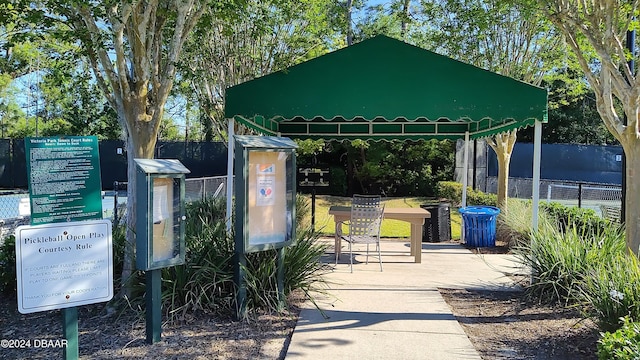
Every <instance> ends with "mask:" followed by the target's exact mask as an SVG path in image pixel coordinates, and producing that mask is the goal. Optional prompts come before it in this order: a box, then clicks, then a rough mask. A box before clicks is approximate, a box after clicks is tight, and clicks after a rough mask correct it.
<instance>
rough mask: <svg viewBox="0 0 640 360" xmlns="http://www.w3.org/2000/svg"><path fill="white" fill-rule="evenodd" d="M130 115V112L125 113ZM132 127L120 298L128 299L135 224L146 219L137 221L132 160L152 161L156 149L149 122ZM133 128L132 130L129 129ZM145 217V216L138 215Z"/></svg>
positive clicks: (128, 160)
mask: <svg viewBox="0 0 640 360" xmlns="http://www.w3.org/2000/svg"><path fill="white" fill-rule="evenodd" d="M127 114H131V112H127ZM128 123H129V124H131V123H133V126H128V128H129V129H130V130H129V132H128V134H129V135H128V137H127V140H126V147H127V236H126V238H127V239H126V241H125V248H124V257H123V266H122V278H121V282H120V285H121V290H120V295H121V297H125V296H126V297H130V295H131V294H130V293H131V289H130V286H128V285H129V284H128V281H129V279H130V278H131V275H132V274H133V272H134V271H135V263H136V224H137V221H138V220H139V221H146V218H142V219H138V214H137V213H136V193H137V191H136V164H135V161H133V159H153V157H154V150H155V147H156V142H157V136H156V135H155V134H156V133H157V131H156V132H154V131H153V124H152V122H149V121H137V122H136V121H128ZM131 127H133V129H131ZM140 216H143V217H146V216H147V214H140Z"/></svg>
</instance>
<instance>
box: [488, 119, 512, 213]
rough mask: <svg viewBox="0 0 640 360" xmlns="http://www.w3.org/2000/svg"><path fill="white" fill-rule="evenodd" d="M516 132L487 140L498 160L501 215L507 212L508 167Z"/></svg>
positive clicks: (498, 201)
mask: <svg viewBox="0 0 640 360" xmlns="http://www.w3.org/2000/svg"><path fill="white" fill-rule="evenodd" d="M516 137H517V130H515V129H514V130H511V131H508V132H505V133H501V134H497V135H495V136H494V137H493V138H491V139H487V144H489V146H491V148H492V149H493V151H494V152H495V153H496V157H497V158H498V199H497V205H498V207H499V208H500V210H501V211H502V212H503V213H506V212H507V211H508V209H507V198H508V196H509V166H510V165H511V153H512V152H513V147H514V146H515V143H516Z"/></svg>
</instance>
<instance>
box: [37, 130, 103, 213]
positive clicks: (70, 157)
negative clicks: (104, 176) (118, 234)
mask: <svg viewBox="0 0 640 360" xmlns="http://www.w3.org/2000/svg"><path fill="white" fill-rule="evenodd" d="M25 147H26V157H27V175H28V177H29V195H30V199H31V225H38V224H49V223H56V222H64V221H80V220H89V219H102V198H101V191H102V186H101V183H100V158H99V156H98V154H99V153H98V138H97V137H95V136H65V137H59V138H57V137H54V138H26V139H25Z"/></svg>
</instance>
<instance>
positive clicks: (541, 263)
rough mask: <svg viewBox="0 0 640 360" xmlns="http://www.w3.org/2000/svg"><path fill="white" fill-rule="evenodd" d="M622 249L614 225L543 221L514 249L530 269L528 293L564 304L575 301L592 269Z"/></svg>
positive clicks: (622, 251)
mask: <svg viewBox="0 0 640 360" xmlns="http://www.w3.org/2000/svg"><path fill="white" fill-rule="evenodd" d="M625 251H626V243H625V242H624V233H623V232H622V231H621V230H620V229H619V228H618V227H614V226H611V227H605V228H600V229H594V228H589V229H585V228H578V227H576V225H575V224H574V223H571V224H569V225H568V226H567V227H566V228H565V229H564V231H562V230H560V229H558V227H557V226H556V225H555V224H549V223H546V222H543V223H542V224H541V225H540V229H539V230H538V231H535V232H533V233H532V234H531V237H530V240H529V241H528V242H523V243H521V244H520V245H518V246H517V247H516V248H515V249H514V252H515V254H516V255H517V257H518V259H519V261H520V262H522V263H523V264H524V265H525V266H527V267H528V268H529V269H530V271H531V285H530V286H528V287H527V293H528V295H530V296H532V297H533V298H536V299H537V300H538V301H540V302H543V303H553V302H560V303H564V304H576V303H578V302H579V301H580V299H582V297H581V289H582V286H583V284H584V282H585V278H586V277H587V276H589V275H590V274H591V273H592V270H593V269H594V268H596V266H598V265H599V264H602V263H607V262H609V261H611V259H612V258H613V257H615V256H617V255H618V254H621V253H624V252H625Z"/></svg>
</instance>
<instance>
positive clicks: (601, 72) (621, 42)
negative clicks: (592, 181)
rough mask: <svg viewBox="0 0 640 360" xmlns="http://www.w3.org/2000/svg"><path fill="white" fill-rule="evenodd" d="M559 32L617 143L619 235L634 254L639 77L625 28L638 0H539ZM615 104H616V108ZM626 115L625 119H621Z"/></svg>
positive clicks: (639, 188)
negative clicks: (621, 160)
mask: <svg viewBox="0 0 640 360" xmlns="http://www.w3.org/2000/svg"><path fill="white" fill-rule="evenodd" d="M539 3H540V5H541V7H542V10H543V11H544V13H546V15H547V16H548V17H549V19H551V21H552V22H553V23H554V24H555V25H556V26H557V28H558V29H559V30H560V31H561V32H562V34H563V35H564V37H565V39H566V42H567V44H568V45H569V47H570V48H571V50H572V51H573V53H574V54H575V55H576V57H577V59H578V63H579V64H580V67H581V68H582V70H583V71H584V73H585V75H586V78H587V80H588V82H589V84H590V85H591V88H592V89H593V91H594V93H595V97H596V107H597V109H598V113H599V114H600V116H601V118H602V121H603V122H604V125H605V126H606V127H607V129H608V130H609V131H610V132H611V134H612V135H613V136H614V137H615V138H616V139H617V140H618V141H619V142H620V144H621V145H622V148H623V149H624V153H625V156H626V161H627V168H626V173H625V174H624V176H625V180H626V187H627V188H626V196H625V204H626V211H625V224H626V228H625V235H626V241H627V245H628V246H629V248H630V249H631V250H632V251H633V252H634V253H635V254H636V255H638V254H639V253H640V222H639V221H638V218H640V179H639V178H638V176H639V175H638V171H640V123H639V119H638V117H639V116H640V77H638V76H637V72H636V69H631V68H630V67H629V64H628V60H629V59H630V58H631V56H633V55H635V54H630V53H629V51H628V50H627V49H626V46H625V43H626V40H625V39H626V35H627V31H629V30H633V29H636V28H637V27H638V20H637V17H638V10H639V9H638V5H639V2H638V1H617V0H598V1H595V0H593V1H571V0H540V1H539ZM618 105H620V106H618ZM625 118H626V121H625Z"/></svg>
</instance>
